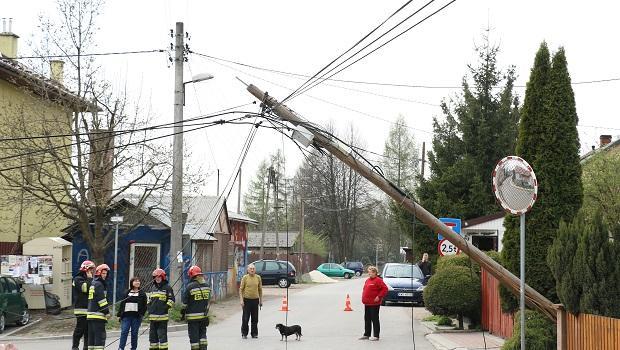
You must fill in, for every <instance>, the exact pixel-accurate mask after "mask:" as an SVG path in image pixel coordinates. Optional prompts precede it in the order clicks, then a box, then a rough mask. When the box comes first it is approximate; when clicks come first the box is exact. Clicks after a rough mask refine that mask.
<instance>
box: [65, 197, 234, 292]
mask: <svg viewBox="0 0 620 350" xmlns="http://www.w3.org/2000/svg"><path fill="white" fill-rule="evenodd" d="M169 203H170V198H169V197H167V198H166V197H159V198H152V199H149V200H147V201H139V200H138V199H137V198H124V199H121V200H120V201H118V202H116V203H115V204H114V205H113V206H112V207H111V208H109V210H108V211H107V212H108V217H112V216H115V215H118V216H123V218H124V220H123V223H122V224H120V225H119V235H118V254H117V260H118V266H117V273H118V275H117V281H116V283H117V288H116V289H117V300H118V299H120V298H121V293H122V292H123V291H124V290H125V289H126V288H127V287H128V285H129V280H130V279H131V278H132V277H134V276H137V277H140V279H141V280H142V282H143V284H144V283H145V282H149V281H151V279H152V277H151V273H152V271H153V270H154V269H156V268H158V267H159V268H163V269H164V270H165V271H166V273H168V274H169V272H170V271H169V265H170V226H171V220H170V211H169V209H167V208H170V205H169ZM227 215H228V214H227V211H226V203H225V200H224V199H223V198H219V197H192V198H186V199H184V220H185V223H184V225H183V248H184V249H183V260H184V262H185V263H184V269H183V270H184V272H185V271H187V269H188V268H189V266H191V265H192V264H198V265H199V266H201V267H202V269H203V271H205V272H206V273H207V276H208V277H209V279H211V280H212V283H213V284H214V285H213V287H214V289H216V290H217V295H216V297H223V296H225V295H226V294H227V291H228V289H229V288H227V287H228V283H227V282H228V272H229V271H228V270H229V267H228V260H229V259H228V256H229V250H230V248H229V246H230V244H229V241H230V229H229V225H228V216H227ZM107 221H108V222H109V221H110V220H107ZM105 229H106V230H109V232H110V233H111V234H112V236H111V237H113V234H114V230H115V229H116V226H115V224H113V223H112V222H110V223H109V225H108V226H106V227H105ZM65 231H66V232H67V234H66V235H65V236H64V237H63V238H65V239H67V240H69V241H71V242H72V243H73V259H72V260H73V261H72V269H73V272H74V274H75V273H76V272H77V271H78V270H79V267H80V264H81V263H82V262H83V261H84V260H87V259H89V260H92V258H91V257H92V254H91V251H90V249H89V247H88V245H87V244H86V242H85V241H84V239H83V237H82V233H81V231H80V228H79V225H76V224H74V225H72V226H70V227H68V228H67V229H66V230H65ZM95 263H96V264H101V263H106V264H108V265H109V266H110V268H112V269H113V264H114V242H113V240H112V242H110V244H109V245H108V246H107V247H106V250H105V254H104V261H95ZM113 277H114V274H113V271H111V273H110V276H109V278H108V296H109V299H112V290H113V288H112V287H113V286H112V283H113V282H112V281H113ZM179 283H182V285H185V284H186V283H187V276H186V273H184V274H183V280H182V281H181V282H179Z"/></svg>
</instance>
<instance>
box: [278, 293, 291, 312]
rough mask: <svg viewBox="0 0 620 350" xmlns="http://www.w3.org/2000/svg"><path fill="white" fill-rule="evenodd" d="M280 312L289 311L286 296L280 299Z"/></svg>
mask: <svg viewBox="0 0 620 350" xmlns="http://www.w3.org/2000/svg"><path fill="white" fill-rule="evenodd" d="M280 311H291V310H289V309H288V300H287V299H286V296H285V297H284V298H282V307H281V308H280Z"/></svg>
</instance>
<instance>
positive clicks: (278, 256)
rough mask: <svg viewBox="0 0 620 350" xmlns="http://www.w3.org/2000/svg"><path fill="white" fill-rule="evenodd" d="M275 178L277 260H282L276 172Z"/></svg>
mask: <svg viewBox="0 0 620 350" xmlns="http://www.w3.org/2000/svg"><path fill="white" fill-rule="evenodd" d="M273 178H274V180H275V183H274V184H273V193H274V195H273V197H274V200H273V204H274V206H273V209H275V211H276V260H280V234H279V232H278V226H279V225H278V224H279V223H280V222H279V221H278V209H280V208H281V207H280V206H279V205H278V180H279V179H278V177H277V175H276V174H275V172H274V177H273ZM286 244H287V245H288V242H286Z"/></svg>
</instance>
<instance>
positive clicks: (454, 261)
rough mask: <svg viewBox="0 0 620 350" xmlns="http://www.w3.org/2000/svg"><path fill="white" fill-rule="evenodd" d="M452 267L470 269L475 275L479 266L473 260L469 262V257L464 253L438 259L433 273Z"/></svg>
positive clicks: (478, 271)
mask: <svg viewBox="0 0 620 350" xmlns="http://www.w3.org/2000/svg"><path fill="white" fill-rule="evenodd" d="M454 266H462V267H466V268H468V269H469V268H470V267H471V268H473V270H474V272H475V273H476V274H478V273H480V265H478V263H476V262H475V261H473V260H471V261H470V259H469V256H468V255H466V254H464V253H461V254H459V255H448V256H442V257H439V259H437V268H436V269H435V272H439V271H441V270H443V269H445V268H449V267H454Z"/></svg>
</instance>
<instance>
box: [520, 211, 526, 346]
mask: <svg viewBox="0 0 620 350" xmlns="http://www.w3.org/2000/svg"><path fill="white" fill-rule="evenodd" d="M520 221H521V225H520V226H521V227H520V241H521V242H520V252H519V254H520V257H521V259H520V260H521V261H520V265H521V285H520V288H519V307H520V309H521V350H525V213H523V214H521V218H520Z"/></svg>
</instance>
